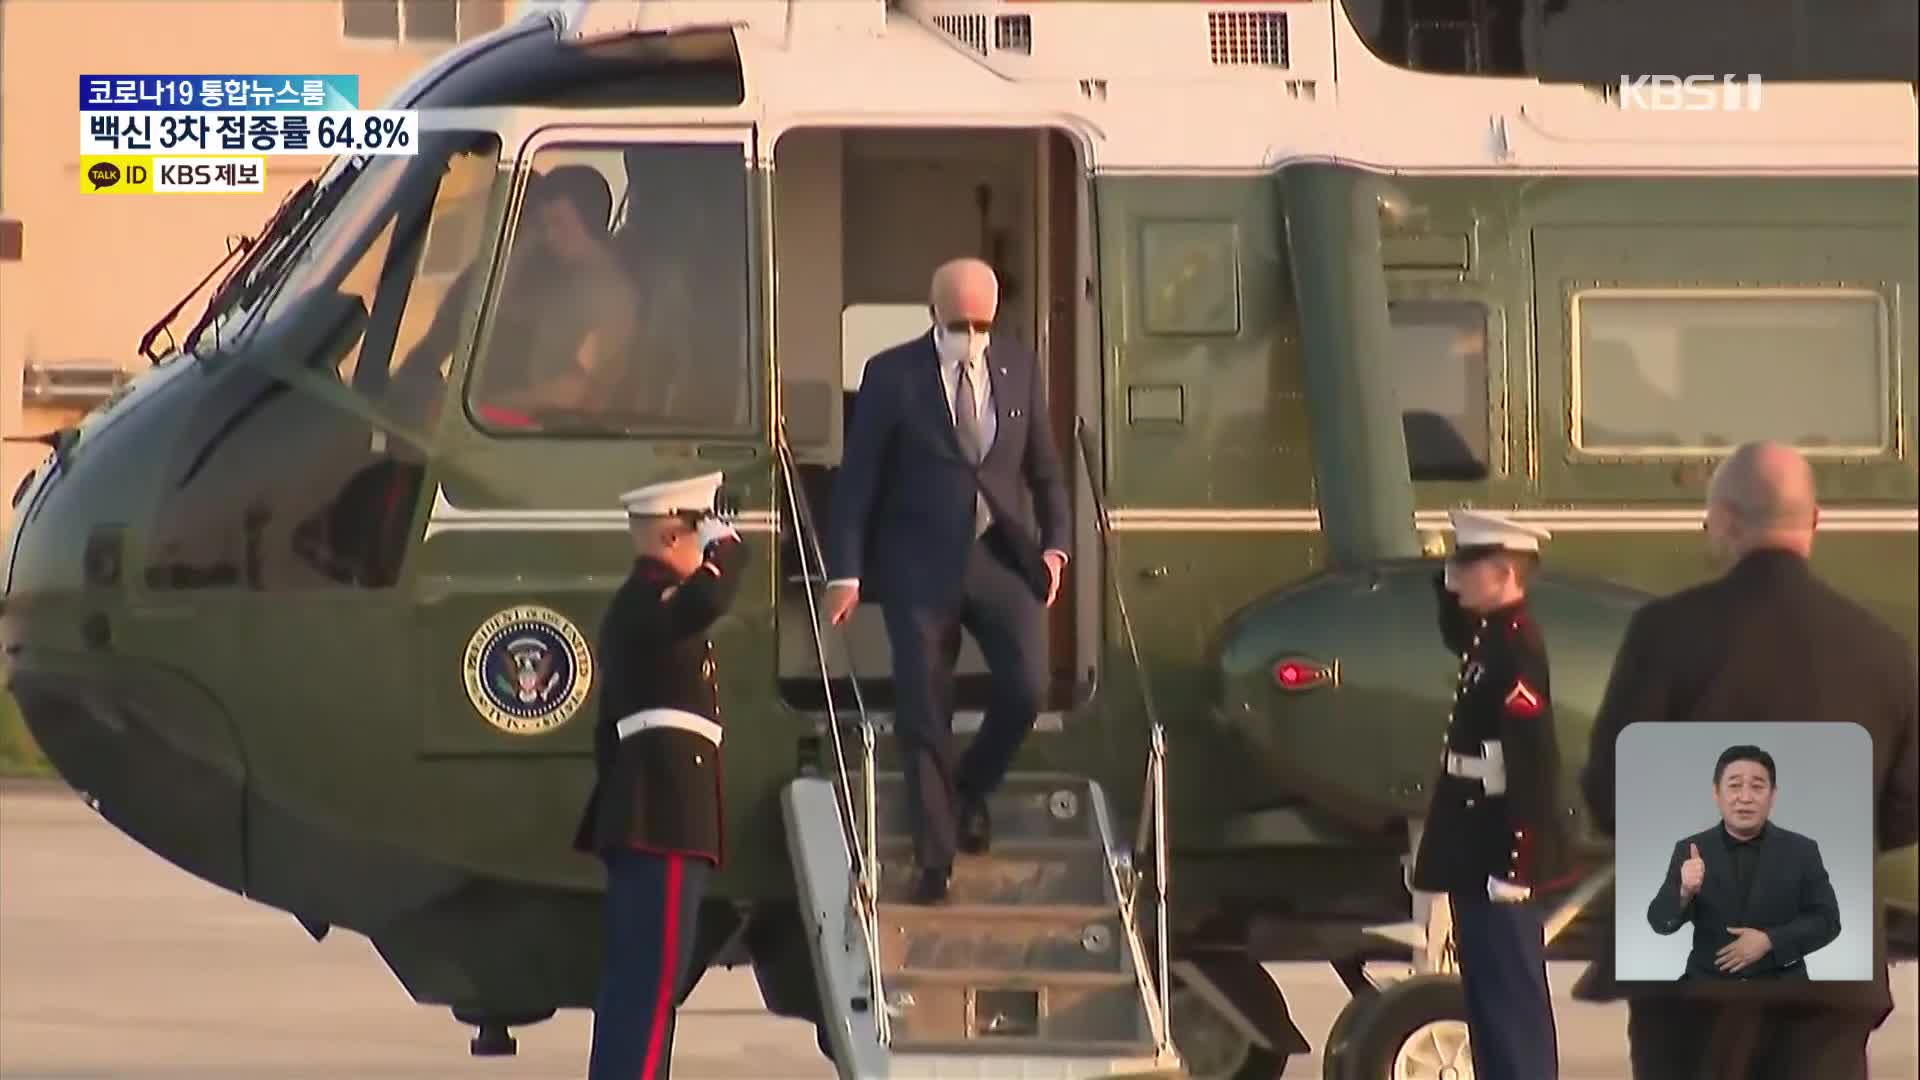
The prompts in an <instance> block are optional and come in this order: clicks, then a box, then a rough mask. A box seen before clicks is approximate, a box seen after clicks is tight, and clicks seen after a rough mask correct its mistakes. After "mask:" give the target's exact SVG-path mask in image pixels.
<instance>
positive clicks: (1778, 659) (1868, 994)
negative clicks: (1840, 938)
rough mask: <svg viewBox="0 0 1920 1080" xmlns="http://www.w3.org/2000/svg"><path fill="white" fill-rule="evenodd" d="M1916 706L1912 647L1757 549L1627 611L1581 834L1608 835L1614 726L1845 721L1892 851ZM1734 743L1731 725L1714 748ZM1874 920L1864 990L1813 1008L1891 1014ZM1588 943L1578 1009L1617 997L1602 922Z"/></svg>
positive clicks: (1910, 815) (1608, 931)
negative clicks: (1865, 750) (1869, 754)
mask: <svg viewBox="0 0 1920 1080" xmlns="http://www.w3.org/2000/svg"><path fill="white" fill-rule="evenodd" d="M1917 699H1920V684H1917V683H1916V676H1915V668H1914V655H1913V646H1912V645H1910V644H1909V643H1908V642H1907V640H1906V639H1905V638H1903V637H1901V636H1900V635H1899V634H1898V633H1895V632H1894V631H1893V630H1892V629H1891V628H1889V627H1888V626H1887V625H1886V624H1884V623H1882V622H1881V621H1880V620H1879V619H1877V618H1875V617H1874V616H1873V614H1872V613H1870V612H1868V611H1867V610H1866V609H1864V608H1862V607H1860V606H1859V605H1858V604H1856V603H1854V602H1853V601H1851V600H1848V599H1847V598H1846V597H1844V596H1841V595H1840V594H1839V593H1837V592H1835V591H1834V590H1832V589H1830V588H1828V587H1827V586H1826V585H1825V584H1823V583H1821V582H1820V581H1819V580H1818V579H1817V578H1815V577H1814V576H1813V573H1812V571H1811V569H1810V568H1809V567H1808V566H1807V563H1806V560H1804V559H1802V558H1800V557H1799V556H1797V555H1794V554H1792V553H1791V552H1786V551H1757V552H1754V553H1752V554H1750V555H1748V556H1747V557H1746V558H1744V559H1742V560H1741V561H1740V563H1739V565H1737V566H1735V567H1734V568H1733V569H1732V570H1731V571H1730V572H1728V573H1727V574H1726V575H1725V576H1724V577H1721V578H1719V579H1718V580H1715V581H1710V582H1707V583H1706V584H1704V585H1698V586H1695V587H1694V588H1691V589H1687V590H1684V591H1682V592H1678V593H1675V594H1674V595H1672V596H1669V597H1666V598H1664V599H1660V600H1655V601H1652V602H1651V603H1649V604H1647V605H1646V606H1645V607H1643V608H1641V609H1640V610H1639V611H1637V612H1635V613H1634V616H1633V618H1632V619H1631V620H1630V621H1629V622H1628V623H1627V633H1626V638H1625V640H1623V641H1622V642H1621V644H1620V652H1619V654H1618V655H1617V656H1616V657H1615V658H1614V662H1613V674H1612V676H1611V677H1610V678H1609V679H1608V681H1607V689H1606V693H1605V694H1604V695H1603V696H1602V698H1601V702H1600V711H1599V712H1598V713H1597V714H1596V715H1595V717H1594V723H1593V736H1592V742H1591V744H1590V745H1589V747H1588V750H1587V765H1586V768H1585V770H1584V771H1583V772H1582V774H1581V778H1580V782H1581V788H1582V790H1583V792H1584V794H1585V796H1586V801H1587V805H1588V806H1589V807H1591V808H1592V812H1593V818H1594V824H1595V825H1596V826H1597V827H1598V828H1599V829H1600V830H1601V831H1602V832H1605V833H1607V834H1608V835H1612V833H1613V822H1614V779H1615V777H1614V741H1615V740H1616V739H1617V738H1619V735H1620V731H1621V729H1622V728H1624V727H1625V726H1626V725H1628V724H1631V723H1639V722H1641V721H1674V722H1685V721H1723V722H1727V723H1730V724H1735V725H1738V724H1743V723H1764V722H1784V723H1792V722H1808V721H1811V722H1822V723H1857V724H1859V725H1861V726H1862V727H1864V728H1866V729H1867V732H1868V733H1869V734H1870V735H1871V736H1872V737H1873V776H1872V777H1871V778H1870V780H1871V783H1872V784H1873V793H1874V820H1875V827H1876V831H1877V833H1878V839H1879V849H1880V850H1882V851H1886V850H1889V849H1892V848H1897V847H1905V846H1906V845H1908V844H1911V843H1913V842H1914V841H1915V838H1916V836H1920V823H1916V817H1920V795H1916V791H1917V789H1920V762H1917V760H1916V733H1915V724H1916V715H1917V714H1920V707H1917V706H1916V700H1917ZM1739 741H1741V738H1740V734H1739V728H1738V727H1737V726H1736V727H1733V728H1731V729H1730V730H1729V731H1728V734H1727V742H1728V743H1729V744H1732V743H1735V742H1739ZM1781 768H1782V770H1783V772H1782V776H1781V783H1782V784H1783V785H1784V784H1792V783H1794V782H1795V780H1794V773H1793V771H1792V770H1793V763H1792V762H1782V763H1781ZM1705 781H1706V778H1705V777H1702V782H1705ZM1702 854H1703V855H1704V854H1705V850H1704V849H1702ZM1875 922H1876V928H1875V932H1874V956H1875V963H1876V965H1878V972H1877V974H1876V977H1875V978H1876V981H1875V982H1874V983H1872V984H1851V986H1853V987H1856V988H1860V991H1861V992H1860V993H1859V994H1852V993H1851V991H1849V992H1848V993H1847V994H1842V993H1841V992H1840V991H1839V990H1838V988H1837V986H1836V984H1832V983H1827V984H1818V983H1816V984H1812V985H1814V986H1818V987H1822V990H1821V991H1820V994H1819V996H1820V998H1821V999H1822V1000H1827V1001H1836V1002H1839V1001H1843V1000H1846V1001H1850V1003H1852V1004H1857V1005H1859V1006H1861V1007H1863V1008H1876V1009H1890V1008H1892V1007H1893V999H1892V997H1891V995H1890V994H1889V992H1888V989H1887V975H1886V966H1885V956H1886V938H1885V933H1884V927H1881V926H1879V925H1877V924H1878V923H1879V922H1880V920H1878V919H1876V920H1875ZM1599 944H1600V946H1601V948H1600V953H1599V956H1598V957H1597V958H1596V960H1595V962H1594V964H1593V965H1592V967H1590V968H1589V969H1588V971H1587V974H1586V975H1584V976H1582V977H1581V979H1580V982H1579V983H1578V984H1577V985H1576V986H1575V987H1574V996H1575V997H1576V998H1579V999H1581V1000H1588V1001H1593V1000H1599V1001H1610V1000H1615V999H1617V998H1618V997H1620V996H1621V994H1620V990H1619V987H1618V986H1616V985H1615V983H1614V977H1613V931H1612V925H1611V923H1610V922H1609V923H1603V925H1602V928H1601V934H1600V943H1599Z"/></svg>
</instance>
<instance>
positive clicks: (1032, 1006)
mask: <svg viewBox="0 0 1920 1080" xmlns="http://www.w3.org/2000/svg"><path fill="white" fill-rule="evenodd" d="M853 779H854V782H855V783H856V784H857V783H859V782H860V778H858V777H855V778H853ZM850 786H851V785H850ZM837 787H838V785H837V784H836V783H835V781H833V780H831V779H827V778H813V777H809V778H803V779H800V780H796V781H794V782H793V783H791V784H789V785H788V786H787V788H786V790H785V792H784V793H783V795H782V804H783V810H784V813H785V817H786V827H787V836H788V844H789V850H790V851H791V852H792V854H793V863H794V874H795V878H796V881H797V884H798V886H799V894H800V898H801V908H802V920H803V923H804V924H805V925H806V927H807V931H808V932H807V934H806V938H807V942H808V946H809V948H810V949H811V951H812V960H813V963H814V969H815V975H816V980H817V983H818V986H819V990H820V998H821V1001H822V1002H823V1010H822V1011H823V1017H822V1029H823V1030H822V1036H823V1038H822V1043H823V1047H830V1048H831V1052H832V1056H833V1058H834V1061H835V1063H836V1065H837V1067H838V1070H839V1073H840V1075H841V1076H842V1077H860V1078H863V1080H865V1078H880V1077H886V1078H897V1077H963V1076H964V1077H980V1076H988V1075H994V1076H1002V1075H1011V1074H1017V1075H1019V1076H1022V1077H1059V1078H1062V1080H1065V1078H1069V1077H1072V1078H1080V1077H1115V1076H1121V1075H1127V1076H1141V1075H1168V1076H1172V1075H1178V1072H1177V1069H1178V1062H1177V1059H1176V1058H1175V1057H1174V1055H1173V1051H1172V1048H1171V1042H1170V1040H1168V1039H1166V1038H1165V1037H1164V1036H1163V1033H1164V1031H1165V1021H1164V1017H1163V1015H1162V1014H1161V1013H1160V1011H1159V1009H1158V1006H1157V1004H1156V1001H1157V999H1156V996H1155V995H1154V994H1153V993H1152V983H1151V980H1150V979H1148V978H1144V977H1143V973H1145V972H1146V971H1147V970H1148V967H1149V963H1148V960H1147V956H1148V953H1147V946H1146V942H1145V939H1144V937H1143V935H1142V934H1141V933H1140V923H1139V921H1138V919H1137V917H1136V912H1135V911H1134V906H1133V897H1134V895H1135V894H1136V892H1137V890H1136V889H1134V887H1133V873H1132V869H1131V866H1130V859H1129V857H1128V855H1127V854H1126V853H1125V851H1124V841H1119V840H1117V839H1116V835H1115V832H1114V829H1113V827H1112V820H1111V817H1110V814H1109V811H1108V808H1107V803H1106V796H1105V794H1104V793H1103V792H1102V790H1101V788H1100V786H1099V785H1098V784H1097V783H1094V782H1092V781H1090V780H1087V779H1085V778H1082V777H1075V776H1067V775H1052V774H1038V773H1030V774H1019V773H1016V774H1014V775H1012V776H1010V777H1008V779H1007V782H1006V784H1005V785H1004V787H1003V788H1002V789H1001V791H1000V792H999V793H997V794H996V795H995V796H994V797H993V799H992V801H991V806H990V809H991V812H992V815H993V819H994V824H995V839H994V843H995V847H994V850H993V852H992V854H989V855H979V856H964V855H963V856H962V857H961V858H960V860H959V861H958V862H957V863H956V864H955V866H954V875H953V882H952V886H951V892H950V895H949V902H948V903H947V904H945V905H942V906H937V907H924V906H916V905H912V904H909V903H906V898H907V895H908V892H909V890H910V887H911V884H912V881H913V876H912V861H913V856H912V839H911V832H910V828H909V821H908V817H907V813H908V811H907V805H906V792H905V786H904V783H903V781H902V778H901V777H900V775H899V774H897V773H884V774H877V775H876V776H875V784H874V788H873V790H874V799H873V802H872V805H873V807H874V811H873V814H874V820H873V827H872V828H871V829H868V828H866V827H865V826H866V824H867V823H866V821H865V820H864V815H862V817H863V820H862V821H860V822H859V825H860V827H859V828H857V829H855V830H854V832H855V833H856V834H857V835H862V836H867V837H871V838H872V839H873V843H874V850H876V851H877V858H876V859H875V860H874V863H875V865H874V871H875V873H874V874H873V877H874V878H877V887H876V888H875V889H874V892H873V896H874V898H875V902H874V903H873V904H872V905H871V907H870V908H868V906H867V904H866V903H865V899H864V894H865V890H864V889H863V888H862V886H861V880H862V876H861V875H860V874H858V873H857V870H856V867H857V864H856V861H855V858H854V854H855V852H854V846H853V845H850V844H849V842H848V840H847V838H846V836H847V834H846V830H844V829H843V828H841V827H840V825H839V823H838V818H839V816H840V814H841V813H842V811H841V809H840V808H841V807H842V806H844V805H845V802H844V801H843V795H842V793H841V792H840V791H838V790H836V788H837ZM856 801H857V800H856ZM863 908H864V909H866V910H863ZM868 927H872V928H873V931H872V932H869V930H868ZM1010 1069H1011V1070H1013V1072H1012V1073H1010V1072H1009V1070H1010Z"/></svg>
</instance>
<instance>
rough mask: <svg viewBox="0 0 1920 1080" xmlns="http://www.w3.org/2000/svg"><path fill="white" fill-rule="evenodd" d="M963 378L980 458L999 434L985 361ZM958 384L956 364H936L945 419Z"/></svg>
mask: <svg viewBox="0 0 1920 1080" xmlns="http://www.w3.org/2000/svg"><path fill="white" fill-rule="evenodd" d="M967 375H968V377H969V378H971V379H972V380H973V399H974V408H975V410H976V412H975V413H974V415H975V416H976V417H978V418H979V423H978V425H977V427H978V429H979V432H980V454H981V456H982V457H985V456H986V454H987V453H988V452H989V451H991V450H992V449H993V438H994V436H995V435H997V434H999V431H1000V418H999V416H997V415H995V413H994V409H993V376H991V375H990V374H988V373H987V361H986V358H984V357H982V358H981V360H980V362H979V363H977V364H975V365H974V366H973V370H972V371H970V372H968V373H967ZM959 385H960V364H959V363H958V362H951V363H950V362H948V361H946V360H942V361H940V386H941V389H942V390H943V391H944V392H943V393H942V394H941V397H942V398H943V399H944V400H945V401H946V403H947V416H948V417H950V418H951V417H953V397H954V391H955V389H956V388H957V387H958V386H959ZM1046 553H1047V554H1049V555H1058V556H1060V562H1061V564H1062V565H1064V564H1065V563H1066V561H1067V553H1066V552H1064V551H1060V550H1058V549H1056V548H1048V549H1047V552H1046ZM827 584H828V585H853V586H856V587H857V586H859V584H860V579H859V578H834V579H833V580H832V581H829V582H827Z"/></svg>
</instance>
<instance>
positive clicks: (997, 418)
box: [826, 259, 1069, 903]
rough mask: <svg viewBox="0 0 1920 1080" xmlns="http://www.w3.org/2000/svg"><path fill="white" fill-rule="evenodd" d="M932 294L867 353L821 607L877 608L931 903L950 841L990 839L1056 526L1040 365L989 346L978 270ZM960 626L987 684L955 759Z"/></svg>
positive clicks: (1037, 681)
mask: <svg viewBox="0 0 1920 1080" xmlns="http://www.w3.org/2000/svg"><path fill="white" fill-rule="evenodd" d="M931 301H932V311H933V328H932V330H931V332H929V333H928V334H926V335H923V336H921V337H918V338H915V339H914V340H912V341H908V342H905V343H903V344H900V345H896V346H894V347H893V348H891V349H888V350H887V351H885V352H883V353H880V354H879V355H878V356H875V357H873V358H872V359H871V360H868V361H867V366H866V373H865V375H864V376H862V379H861V384H860V394H859V398H858V400H857V402H856V408H855V410H854V417H853V427H852V431H851V432H850V433H849V434H848V436H847V446H846V454H845V458H844V460H843V462H842V463H841V467H840V475H839V478H838V480H837V481H836V482H835V490H834V500H833V518H832V532H831V534H830V536H829V538H828V539H829V541H830V547H831V552H832V554H831V560H832V561H831V565H830V568H829V574H830V575H831V578H832V580H831V581H830V582H829V585H828V591H827V600H826V608H827V613H828V616H829V618H830V619H831V620H832V621H833V622H834V623H836V624H837V623H841V622H844V621H845V620H846V619H847V617H848V616H849V615H850V614H851V613H852V612H853V609H854V606H855V605H856V604H857V603H859V601H860V599H861V598H862V597H865V598H868V599H874V600H878V601H880V603H881V605H882V611H883V613H884V614H885V616H886V622H887V638H888V641H889V643H890V644H891V645H892V648H893V677H894V689H895V693H896V695H897V697H896V700H897V702H898V704H897V706H896V710H895V717H894V732H895V736H896V738H897V739H898V740H899V746H900V753H901V758H902V764H903V767H904V769H905V771H906V789H907V799H908V801H909V803H910V805H911V807H912V819H913V832H914V855H915V860H916V862H917V863H918V864H919V878H918V880H917V881H916V882H915V886H914V892H913V898H914V899H915V900H916V901H917V902H920V903H939V902H940V901H942V900H944V899H945V898H946V894H947V885H948V879H949V877H950V875H951V873H952V869H953V859H954V853H955V851H956V849H958V850H963V851H967V852H969V853H979V852H983V851H985V850H986V848H987V845H988V843H989V831H990V825H989V822H988V819H987V797H988V796H989V795H991V794H993V792H994V791H995V790H996V789H997V788H998V787H999V786H1000V783H1001V781H1002V780H1003V779H1004V778H1005V776H1006V772H1007V769H1008V768H1009V767H1010V766H1011V765H1012V764H1013V759H1014V756H1015V755H1016V754H1017V753H1018V752H1019V749H1020V744H1021V742H1022V741H1024V740H1025V738H1026V735H1027V732H1028V731H1030V730H1031V729H1032V728H1033V722H1034V719H1035V717H1036V716H1037V715H1038V713H1039V709H1040V704H1041V700H1042V697H1043V695H1044V694H1045V692H1046V684H1047V639H1046V625H1045V610H1044V609H1045V608H1046V607H1047V606H1050V605H1052V603H1053V601H1054V598H1055V597H1056V596H1057V595H1058V594H1059V591H1060V576H1061V574H1062V572H1063V571H1064V570H1065V568H1066V563H1067V544H1068V529H1069V521H1068V505H1067V494H1066V486H1065V484H1064V483H1063V482H1062V479H1061V475H1060V461H1059V457H1058V454H1057V453H1056V451H1055V450H1054V446H1053V432H1052V429H1051V426H1050V425H1049V424H1048V422H1047V402H1046V392H1045V380H1044V379H1043V378H1042V377H1041V375H1042V373H1041V371H1040V367H1039V364H1038V363H1037V362H1036V361H1035V359H1034V356H1033V354H1032V353H1030V352H1028V351H1027V350H1025V349H1023V348H1021V347H1020V346H1019V345H1018V344H1017V343H1015V342H1012V341H1008V340H1006V339H1004V338H1003V339H1000V340H998V341H990V335H991V331H992V328H993V319H994V314H995V312H996V310H997V309H998V307H999V282H998V281H997V280H996V279H995V277H994V274H993V270H992V269H991V268H990V267H988V266H987V264H986V263H984V262H981V261H979V260H978V259H956V260H954V261H952V262H949V263H946V264H945V265H943V266H941V267H940V269H939V270H937V271H936V272H935V273H934V275H933V287H932V289H931ZM1029 498H1031V500H1032V503H1033V507H1032V511H1031V512H1030V511H1029V510H1028V507H1027V501H1028V499H1029ZM1036 518H1037V519H1038V520H1037V522H1036V520H1035V519H1036ZM962 627H964V628H965V629H966V630H967V631H968V632H969V633H971V634H972V635H973V639H974V641H976V642H977V643H979V646H980V652H981V655H982V656H984V657H985V658H986V661H987V666H988V668H989V670H990V672H991V675H992V691H991V698H990V700H989V703H988V706H987V715H986V720H985V722H984V723H983V724H982V726H981V729H980V733H979V734H978V735H977V736H976V737H975V738H974V740H973V743H972V745H971V746H969V747H968V748H967V752H966V753H965V754H964V755H963V756H961V757H960V758H959V760H958V761H956V760H955V759H954V755H953V748H952V741H953V665H954V662H955V661H956V660H957V659H959V652H960V630H961V628H962Z"/></svg>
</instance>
